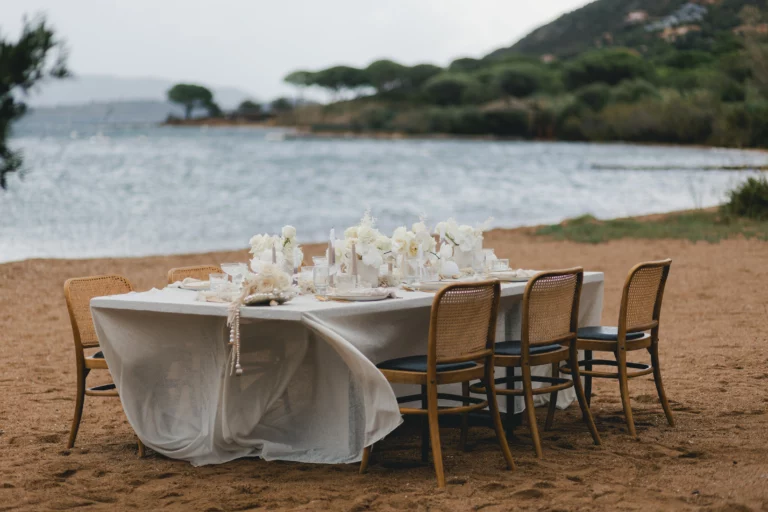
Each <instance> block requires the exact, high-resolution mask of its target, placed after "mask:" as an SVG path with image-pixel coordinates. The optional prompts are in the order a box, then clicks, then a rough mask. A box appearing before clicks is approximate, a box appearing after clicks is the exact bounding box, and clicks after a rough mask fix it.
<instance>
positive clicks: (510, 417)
mask: <svg viewBox="0 0 768 512" xmlns="http://www.w3.org/2000/svg"><path fill="white" fill-rule="evenodd" d="M504 374H505V375H504V376H505V377H506V383H505V387H506V389H515V382H514V381H513V380H512V379H513V378H514V376H515V369H514V368H510V367H506V368H504ZM504 405H506V407H507V412H506V413H505V414H504V419H505V420H506V421H505V424H506V427H507V439H509V438H510V437H514V435H515V426H516V425H515V423H516V422H517V420H518V418H517V417H515V397H514V396H513V395H504Z"/></svg>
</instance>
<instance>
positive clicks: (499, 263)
mask: <svg viewBox="0 0 768 512" xmlns="http://www.w3.org/2000/svg"><path fill="white" fill-rule="evenodd" d="M505 270H509V260H508V259H506V258H504V259H498V260H493V261H492V262H491V271H492V272H504V271H505Z"/></svg>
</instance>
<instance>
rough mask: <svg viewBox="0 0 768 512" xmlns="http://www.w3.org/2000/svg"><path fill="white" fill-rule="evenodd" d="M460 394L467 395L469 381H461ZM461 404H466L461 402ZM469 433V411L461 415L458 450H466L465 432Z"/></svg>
mask: <svg viewBox="0 0 768 512" xmlns="http://www.w3.org/2000/svg"><path fill="white" fill-rule="evenodd" d="M461 396H469V382H462V383H461ZM462 405H467V404H465V403H463V404H462ZM468 433H469V413H468V412H465V413H464V414H462V415H461V436H460V437H459V450H461V451H463V452H465V451H467V434H468Z"/></svg>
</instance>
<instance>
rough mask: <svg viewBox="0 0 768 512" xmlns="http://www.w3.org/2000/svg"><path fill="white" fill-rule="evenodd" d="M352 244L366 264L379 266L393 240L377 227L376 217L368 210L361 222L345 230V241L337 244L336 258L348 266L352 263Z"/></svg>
mask: <svg viewBox="0 0 768 512" xmlns="http://www.w3.org/2000/svg"><path fill="white" fill-rule="evenodd" d="M352 244H354V245H355V253H356V254H357V257H358V258H359V259H360V260H362V262H363V264H364V265H369V266H371V267H376V268H379V267H380V266H381V265H382V263H384V254H385V253H387V252H389V251H390V250H391V246H392V241H391V240H390V239H389V238H388V237H387V236H385V235H382V234H381V233H380V232H379V230H378V229H376V219H374V218H373V217H372V216H371V212H370V210H366V211H365V214H364V215H363V218H362V219H360V224H358V225H357V226H352V227H349V228H347V229H346V230H345V231H344V241H343V243H342V244H336V246H335V249H336V259H337V261H340V262H343V263H344V265H346V266H347V268H349V267H350V265H351V263H352Z"/></svg>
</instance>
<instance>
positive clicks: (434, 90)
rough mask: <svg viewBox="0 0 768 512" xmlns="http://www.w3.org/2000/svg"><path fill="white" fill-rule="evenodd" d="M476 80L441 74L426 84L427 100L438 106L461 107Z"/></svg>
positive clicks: (465, 76) (464, 76) (456, 74)
mask: <svg viewBox="0 0 768 512" xmlns="http://www.w3.org/2000/svg"><path fill="white" fill-rule="evenodd" d="M473 82H474V80H473V79H472V78H471V77H469V76H467V75H462V74H458V73H441V74H439V75H437V76H434V77H432V78H430V79H429V80H428V81H427V83H425V84H424V92H425V94H426V95H427V98H428V99H429V101H431V102H432V103H435V104H436V105H461V104H462V103H463V102H464V94H465V93H466V92H467V90H469V89H470V88H471V87H472V86H473V85H474V84H473Z"/></svg>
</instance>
